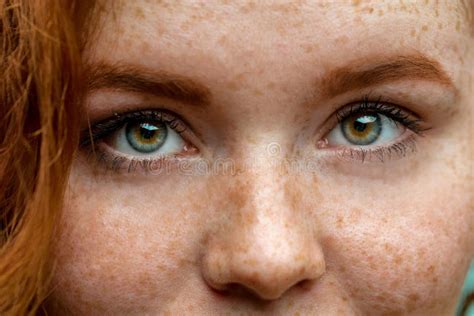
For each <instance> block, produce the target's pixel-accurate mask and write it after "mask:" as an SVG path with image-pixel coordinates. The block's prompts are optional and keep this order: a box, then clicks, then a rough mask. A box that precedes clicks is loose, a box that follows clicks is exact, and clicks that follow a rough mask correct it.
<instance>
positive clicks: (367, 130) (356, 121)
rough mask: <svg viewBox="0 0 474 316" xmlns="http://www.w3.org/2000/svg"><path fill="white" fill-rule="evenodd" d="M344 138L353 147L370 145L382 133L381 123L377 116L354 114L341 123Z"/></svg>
mask: <svg viewBox="0 0 474 316" xmlns="http://www.w3.org/2000/svg"><path fill="white" fill-rule="evenodd" d="M341 129H342V133H343V134H344V137H345V138H346V139H347V140H348V141H349V142H350V143H352V144H354V145H370V144H372V143H373V142H375V141H376V140H377V139H378V138H379V136H380V133H381V132H382V122H381V119H380V116H379V115H378V114H356V115H352V116H349V117H348V118H346V119H345V120H344V121H342V123H341Z"/></svg>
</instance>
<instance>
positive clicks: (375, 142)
mask: <svg viewBox="0 0 474 316" xmlns="http://www.w3.org/2000/svg"><path fill="white" fill-rule="evenodd" d="M336 118H337V124H336V126H335V127H333V128H332V129H331V130H330V131H329V132H328V133H327V134H326V136H325V137H324V138H323V140H322V141H320V142H319V148H327V149H333V150H334V151H336V152H337V153H338V154H339V155H340V156H341V157H343V158H352V159H358V160H361V161H366V160H368V161H370V160H374V159H375V160H379V161H382V162H383V161H384V160H386V159H387V158H389V159H390V158H396V157H397V156H398V157H404V156H405V155H406V154H407V153H409V152H414V151H415V149H416V141H417V137H418V136H421V135H422V132H424V131H426V130H427V129H428V128H427V127H426V124H424V122H423V121H422V120H421V119H420V117H419V116H418V115H417V114H415V113H413V112H411V111H409V110H407V109H404V108H403V107H400V106H398V105H395V104H392V103H388V102H382V101H381V100H380V99H379V100H377V101H370V100H369V99H368V98H367V97H365V98H364V100H363V101H360V102H355V103H351V104H349V105H347V106H344V107H342V108H341V109H339V110H338V111H337V112H336Z"/></svg>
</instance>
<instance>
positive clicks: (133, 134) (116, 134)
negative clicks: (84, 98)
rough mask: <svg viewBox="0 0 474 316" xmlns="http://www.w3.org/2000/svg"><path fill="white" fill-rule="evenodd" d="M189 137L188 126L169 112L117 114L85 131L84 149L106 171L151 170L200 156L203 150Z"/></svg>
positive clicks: (82, 143)
mask: <svg viewBox="0 0 474 316" xmlns="http://www.w3.org/2000/svg"><path fill="white" fill-rule="evenodd" d="M187 134H190V132H189V131H188V128H187V125H186V124H185V123H184V122H183V121H182V120H181V119H180V118H178V116H177V115H176V114H173V113H171V112H168V111H165V110H140V111H133V112H127V113H123V114H119V113H115V114H114V115H113V116H111V117H109V118H106V119H104V120H102V121H100V122H98V123H96V124H93V125H92V126H91V127H90V129H88V130H87V131H85V132H84V133H83V136H82V141H81V147H83V148H88V149H89V151H90V152H92V153H94V154H95V155H94V157H96V158H97V159H98V161H99V162H100V163H101V164H102V165H103V166H105V167H106V169H109V170H114V171H123V170H127V171H128V172H131V171H139V170H138V169H139V168H140V169H141V170H144V171H150V170H152V169H153V170H154V169H156V168H157V166H160V167H161V165H162V163H163V162H165V161H172V160H173V159H175V160H177V159H179V158H185V157H188V156H193V155H196V154H197V153H198V152H199V150H198V149H197V147H196V146H194V145H192V143H191V142H190V141H189V140H188V139H187V137H186V136H188V135H187ZM188 138H189V137H188Z"/></svg>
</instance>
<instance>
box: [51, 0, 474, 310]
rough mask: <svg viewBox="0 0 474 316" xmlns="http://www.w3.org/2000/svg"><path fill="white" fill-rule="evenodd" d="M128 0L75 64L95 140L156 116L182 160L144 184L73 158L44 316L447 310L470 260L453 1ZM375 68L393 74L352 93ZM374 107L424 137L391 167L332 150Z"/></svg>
mask: <svg viewBox="0 0 474 316" xmlns="http://www.w3.org/2000/svg"><path fill="white" fill-rule="evenodd" d="M123 2H124V3H119V2H114V4H113V5H109V4H104V6H103V10H102V11H101V12H100V23H99V24H100V28H98V29H97V30H95V32H94V34H93V35H91V37H90V39H89V41H88V46H87V49H86V51H85V53H84V60H85V62H86V63H87V64H88V65H89V67H90V69H94V71H93V72H92V74H91V80H90V82H91V85H90V86H91V89H90V91H89V92H88V94H87V98H86V105H85V106H86V111H84V113H85V114H84V118H83V120H84V126H85V127H87V117H89V118H90V121H91V124H92V125H94V124H95V123H96V122H98V121H102V120H104V119H108V118H110V117H113V116H114V115H113V114H114V113H123V112H129V111H138V110H143V109H146V110H150V109H151V110H153V109H155V110H158V109H165V110H167V111H168V113H174V114H176V115H178V116H179V117H180V118H181V119H182V120H183V121H184V122H186V127H187V129H186V132H184V133H183V134H182V137H183V138H185V139H186V142H187V143H188V144H187V145H186V149H187V150H185V151H184V153H182V155H181V156H180V157H178V158H170V159H168V160H167V162H168V165H167V166H169V168H168V170H167V171H166V172H159V171H160V170H162V169H159V168H156V165H155V168H154V169H153V170H151V172H150V170H148V172H145V171H144V170H143V168H135V169H136V170H130V171H128V170H122V169H127V168H128V167H127V166H129V165H130V163H129V162H123V161H122V164H121V167H123V165H125V167H123V168H118V169H119V170H117V168H109V169H113V170H107V167H106V166H105V164H104V163H101V162H99V160H100V159H98V158H94V157H95V156H93V155H91V154H90V150H88V149H87V148H86V147H87V146H85V147H81V149H80V150H79V152H78V156H77V159H76V161H75V162H74V164H73V168H72V172H71V178H70V182H69V189H68V192H67V196H66V206H65V209H64V219H63V221H64V224H63V225H62V227H61V229H62V231H61V236H60V239H59V243H58V253H57V259H58V264H57V269H56V273H55V276H54V280H53V281H54V284H55V290H54V292H53V294H52V296H51V300H50V302H49V309H50V311H51V313H53V314H55V313H56V314H77V315H104V314H107V315H132V314H140V315H142V314H144V315H158V314H160V315H163V314H164V315H166V314H169V315H177V314H194V315H196V314H202V315H214V314H216V315H217V314H221V315H222V314H226V315H227V314H228V315H234V314H235V315H250V314H252V315H259V314H269V315H306V314H307V315H379V314H382V315H405V314H407V315H450V314H453V311H454V308H455V307H456V304H457V299H458V294H459V291H460V288H461V285H462V282H463V278H464V275H465V273H466V271H467V267H468V264H469V262H470V260H471V258H472V256H473V255H474V246H473V245H474V234H473V231H474V227H473V226H474V207H473V196H472V192H473V189H474V188H473V185H472V183H473V182H472V157H473V148H474V146H473V141H472V139H473V124H472V123H473V116H472V115H473V114H472V113H473V104H474V103H473V102H474V94H473V92H472V91H473V89H472V85H473V84H472V82H473V81H472V69H473V67H472V64H473V55H472V49H473V44H474V42H473V37H472V36H471V35H470V25H469V22H468V21H467V18H466V14H467V13H466V11H465V10H466V8H465V6H463V4H462V3H461V2H459V3H458V2H456V1H446V2H443V3H438V1H436V3H435V1H429V0H428V1H416V2H415V1H403V2H402V1H400V2H398V1H386V2H385V3H382V1H372V2H370V1H352V2H349V1H291V2H288V3H283V2H280V1H266V2H263V1H262V2H260V1H255V2H251V1H213V2H211V1H202V2H193V1H179V4H176V3H175V1H169V2H168V1H146V0H143V1H141V0H140V1H138V0H137V1H123ZM94 18H95V19H98V17H97V16H96V17H94ZM385 64H388V65H390V66H387V67H385V68H383V67H382V66H381V65H385ZM377 66H379V67H378V68H377ZM114 67H115V68H114ZM374 68H375V70H377V69H378V71H379V72H380V70H381V69H386V71H385V72H384V73H383V74H380V73H375V72H372V73H369V74H366V75H365V77H364V76H362V77H361V78H359V77H360V76H359V77H357V74H359V75H360V74H361V73H362V72H363V71H364V70H370V69H371V70H372V71H373V70H374ZM387 69H388V71H387ZM118 71H121V72H122V73H124V72H125V73H128V74H130V73H132V74H133V76H131V77H133V78H135V79H136V77H137V76H145V77H146V78H148V79H149V80H155V81H160V80H161V81H169V80H170V78H174V79H175V80H179V82H180V84H182V85H186V88H185V89H181V94H180V95H177V94H176V93H172V92H169V91H168V90H166V91H168V92H166V91H164V90H163V89H161V88H160V86H159V85H158V86H157V85H156V84H155V85H153V84H152V85H147V84H148V81H146V82H143V81H142V82H138V83H137V80H135V79H133V80H123V78H124V76H122V77H121V78H122V79H117V78H119V77H120V76H119V77H117V76H115V77H114V74H116V72H118ZM349 72H351V73H354V72H356V73H357V74H356V75H353V77H347V75H348V73H349ZM382 72H383V71H382ZM107 73H109V74H112V76H109V77H107V76H106V74H107ZM344 76H345V77H344ZM111 77H112V78H114V79H113V80H111V79H110V78H111ZM107 78H109V79H107ZM127 78H128V77H127ZM344 78H345V79H344ZM146 86H149V87H151V89H148V90H147V91H143V90H144V89H145V88H143V87H146ZM188 88H189V89H191V88H193V89H194V88H198V91H195V92H193V93H191V92H189V91H188V90H187V89H188ZM160 89H161V90H160ZM153 91H155V92H153ZM157 91H158V92H157ZM160 91H161V92H162V93H159V92H160ZM163 91H164V93H163ZM183 91H184V92H185V93H184V95H183ZM188 92H189V93H188ZM366 96H368V98H369V99H371V100H372V101H377V100H378V99H379V98H380V99H381V100H382V101H390V103H391V104H395V105H396V106H398V107H401V108H403V109H406V110H409V111H411V112H413V113H414V114H416V115H417V116H418V117H419V118H420V124H422V126H423V128H429V129H428V130H426V131H423V132H422V133H421V135H416V134H415V133H413V132H410V129H407V130H406V132H407V133H406V134H403V135H400V137H398V138H397V139H392V140H389V141H388V142H386V143H385V144H380V146H381V147H385V150H386V151H384V152H383V157H382V158H383V159H379V158H380V157H381V156H380V152H379V153H378V154H366V155H365V157H364V162H362V160H361V158H362V157H361V154H357V153H355V154H353V155H352V157H351V155H350V151H349V150H350V149H348V147H350V146H349V145H347V146H346V145H342V146H341V145H339V146H338V145H334V144H332V143H331V141H330V137H329V136H328V137H326V136H327V135H328V134H329V133H330V131H331V130H333V129H334V128H336V125H337V124H338V123H337V120H336V118H335V112H336V111H337V110H338V109H341V108H344V106H346V105H347V104H351V103H353V102H360V101H363V99H364V97H366ZM86 113H87V115H86ZM400 126H401V127H400ZM398 128H401V129H403V125H399V127H398ZM407 135H408V136H407ZM410 136H411V138H410ZM108 139H109V140H108V141H104V140H97V141H96V145H97V147H96V149H97V150H98V151H99V152H100V150H104V148H109V149H110V147H107V146H110V144H114V143H113V142H111V141H110V137H109V138H108ZM325 139H326V140H327V139H329V140H328V141H325ZM395 142H402V143H403V144H404V145H403V146H402V145H400V146H402V147H403V148H404V149H403V150H401V149H400V150H398V151H397V150H396V149H394V148H392V149H391V151H390V152H389V150H388V149H387V148H388V147H390V144H393V143H395ZM106 144H109V145H106ZM351 148H354V147H351ZM367 148H368V147H367ZM400 148H401V147H400ZM116 150H117V149H116ZM109 152H110V150H109ZM98 156H100V154H99V155H98ZM103 156H104V155H102V157H103ZM178 160H179V162H184V164H178ZM381 160H383V161H381ZM223 161H224V162H226V164H227V166H230V170H229V169H225V168H215V166H216V165H219V163H221V162H223ZM204 162H206V163H207V165H210V166H211V169H210V170H207V171H206V170H204V171H203V168H201V167H203V166H205V164H204ZM297 164H300V168H297V167H296V166H297ZM301 164H303V167H301ZM183 166H184V167H183ZM109 167H110V165H109ZM199 168H200V169H199ZM132 169H133V168H132ZM198 169H199V172H198ZM224 169H225V170H224Z"/></svg>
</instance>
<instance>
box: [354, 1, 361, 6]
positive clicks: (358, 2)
mask: <svg viewBox="0 0 474 316" xmlns="http://www.w3.org/2000/svg"><path fill="white" fill-rule="evenodd" d="M360 1H361V0H352V5H354V6H358V5H359V4H360Z"/></svg>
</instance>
